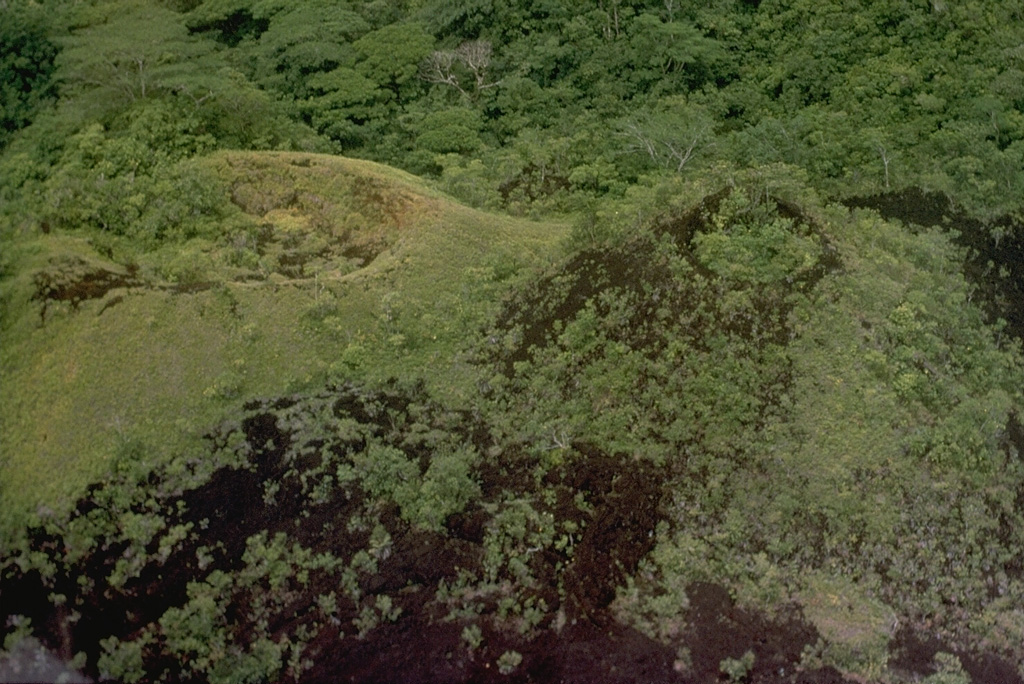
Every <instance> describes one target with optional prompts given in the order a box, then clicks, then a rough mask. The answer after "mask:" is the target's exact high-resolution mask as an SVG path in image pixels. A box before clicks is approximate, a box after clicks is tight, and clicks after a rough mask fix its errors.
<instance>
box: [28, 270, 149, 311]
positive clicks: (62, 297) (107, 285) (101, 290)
mask: <svg viewBox="0 0 1024 684" xmlns="http://www.w3.org/2000/svg"><path fill="white" fill-rule="evenodd" d="M33 282H34V284H35V292H34V293H33V295H32V299H33V300H34V301H38V302H40V303H41V304H42V308H41V309H40V312H39V316H40V319H41V320H42V321H43V322H45V321H46V313H47V311H48V309H49V307H50V306H52V305H53V304H54V303H55V302H67V303H69V304H70V305H71V308H72V309H73V310H76V311H77V310H78V307H79V306H80V305H81V303H82V302H84V301H87V300H90V299H102V298H103V297H106V296H107V294H108V293H109V292H110V291H111V290H116V289H119V288H129V287H139V286H141V285H142V284H143V282H142V280H141V278H139V275H138V267H137V266H134V265H131V266H128V267H127V268H126V269H125V270H124V271H115V270H111V269H108V268H104V267H102V266H96V265H93V264H90V263H88V262H87V261H85V260H83V259H80V258H78V257H63V258H55V259H51V260H50V264H49V265H48V266H47V267H46V268H45V269H43V270H41V271H39V272H38V273H36V274H35V276H33ZM104 308H109V306H107V307H104Z"/></svg>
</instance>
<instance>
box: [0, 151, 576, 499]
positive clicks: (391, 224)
mask: <svg viewBox="0 0 1024 684" xmlns="http://www.w3.org/2000/svg"><path fill="white" fill-rule="evenodd" d="M206 163H207V164H208V165H209V166H210V168H212V169H214V170H215V171H216V172H217V174H218V175H219V176H220V177H221V178H222V179H223V180H224V182H225V186H226V188H225V190H226V191H228V192H231V193H232V197H233V201H234V202H235V204H236V205H238V206H239V207H240V208H241V210H242V213H241V215H240V216H236V217H234V219H233V220H232V221H231V222H230V224H231V227H230V229H229V232H230V233H231V234H230V235H222V236H212V237H211V239H208V240H201V241H195V242H193V243H191V244H189V245H186V246H184V247H181V246H175V248H174V250H173V251H174V252H175V254H171V251H172V250H167V253H165V254H160V253H153V254H148V255H137V261H138V264H139V266H140V273H141V274H142V276H143V278H144V280H145V281H146V284H145V285H144V286H142V287H134V288H130V289H126V288H121V289H115V290H111V291H110V292H108V293H107V294H106V295H105V296H104V297H102V298H97V299H90V300H87V301H83V302H82V303H81V304H80V305H79V306H78V308H77V310H75V309H74V308H73V307H72V306H71V305H70V304H68V303H59V304H55V305H53V306H51V307H50V309H49V312H48V314H47V317H46V320H45V323H43V324H41V322H40V314H39V309H40V306H39V304H38V303H37V302H32V301H30V297H31V296H32V293H33V291H34V285H33V280H32V278H33V274H35V273H36V272H38V271H39V270H41V269H44V268H46V267H47V265H48V264H49V263H51V260H53V259H59V258H61V257H65V258H67V257H77V258H79V259H81V260H84V261H86V262H88V263H89V264H90V265H94V266H96V267H97V268H108V269H109V270H111V271H118V272H119V271H123V270H124V269H123V268H122V267H120V266H119V265H117V264H114V263H111V262H110V261H108V260H105V259H103V258H102V257H101V256H100V255H99V254H97V253H96V250H95V249H93V247H92V246H91V245H90V243H89V242H88V241H87V240H85V239H83V238H79V237H71V236H66V235H45V236H39V237H34V238H30V239H26V240H23V241H20V242H17V243H16V244H14V245H11V246H10V248H11V252H9V254H11V256H10V257H9V259H10V260H11V261H12V262H13V268H10V267H9V268H8V272H9V273H10V272H12V271H13V275H12V276H11V277H10V278H9V279H7V280H6V281H5V282H4V283H3V287H4V288H5V300H6V308H7V311H6V314H5V323H4V329H3V336H4V341H3V350H2V384H3V388H4V390H3V392H4V401H3V402H2V404H0V421H2V422H0V426H2V431H3V440H2V444H0V480H2V482H3V485H2V488H0V496H2V497H3V500H2V502H0V506H2V508H3V510H4V511H5V514H13V512H16V511H22V510H25V509H26V508H28V507H32V506H35V505H37V504H40V503H43V504H47V505H49V506H51V507H55V508H59V507H60V504H61V502H65V501H68V500H70V497H71V496H72V494H73V493H75V492H77V491H80V490H81V488H82V487H83V486H84V484H85V483H86V482H87V481H88V480H89V479H90V478H92V477H94V476H96V475H97V474H98V473H100V472H102V470H103V469H104V468H105V467H106V466H107V465H108V463H109V461H110V459H111V458H112V457H113V456H114V455H115V454H116V453H117V451H118V449H119V448H123V446H124V445H127V444H133V443H135V444H137V443H139V442H141V443H142V444H143V445H144V446H145V448H146V449H147V450H149V451H150V452H154V451H156V452H158V453H160V454H162V455H165V456H166V455H168V454H170V453H171V452H173V451H175V450H180V449H183V448H187V445H188V444H189V443H190V442H192V441H194V440H195V439H196V436H197V435H198V434H199V433H200V432H201V431H202V430H204V429H206V428H208V427H209V426H210V425H211V424H213V423H214V422H215V421H216V420H218V419H219V418H220V417H221V416H223V415H225V414H226V413H229V412H230V411H231V410H232V409H233V408H234V407H235V406H237V404H238V403H240V401H241V400H242V399H243V398H244V397H247V396H258V395H267V394H274V393H282V392H288V391H292V390H294V389H297V388H300V387H303V386H305V385H308V384H309V383H311V382H315V381H319V380H322V379H323V378H324V377H325V376H327V375H334V376H349V377H364V378H375V377H376V378H380V377H386V376H389V375H406V374H407V373H410V372H415V373H416V374H418V375H424V376H425V377H426V378H427V381H428V383H430V384H431V385H432V389H433V390H435V391H437V392H438V393H439V394H440V395H441V396H447V397H448V398H450V399H456V400H457V398H458V396H459V395H460V394H461V388H462V387H463V385H460V383H463V382H467V383H468V382H471V381H472V378H471V377H470V376H469V371H468V370H465V372H452V371H453V370H456V371H458V370H460V369H462V368H465V366H464V365H463V364H461V363H460V360H459V349H460V348H461V346H462V344H463V343H464V341H465V340H466V339H467V337H470V336H471V335H472V334H473V332H474V331H475V330H476V328H477V327H478V326H479V324H480V323H481V321H482V320H483V319H482V317H483V316H485V315H486V313H487V312H488V311H489V310H490V307H491V306H493V304H492V302H494V301H495V300H496V297H495V296H494V295H495V293H496V291H497V289H499V288H500V287H501V286H502V284H501V281H502V280H504V279H506V278H510V277H513V275H514V273H515V272H517V271H518V270H519V268H520V267H521V266H527V265H531V264H535V263H537V262H539V261H543V260H544V259H545V257H546V255H549V254H552V253H553V252H554V251H555V250H556V245H557V244H558V242H559V240H560V239H561V238H562V237H563V236H564V235H565V231H566V226H565V225H563V224H561V223H557V222H546V223H536V222H528V221H523V220H517V219H512V218H508V217H499V216H494V215H489V214H484V213H481V212H477V211H474V210H470V209H467V208H465V207H463V206H460V205H457V204H455V203H454V202H452V201H450V200H449V199H447V198H446V197H444V196H443V195H441V194H440V193H437V192H435V191H433V190H431V189H430V188H428V187H425V186H424V185H423V184H422V183H421V182H420V181H418V180H417V179H415V178H414V177H412V176H409V175H407V174H404V173H401V172H398V171H395V170H393V169H389V168H385V167H382V166H379V165H375V164H372V163H369V162H363V161H355V160H349V159H343V158H337V157H328V156H316V155H308V154H275V153H248V152H247V153H241V152H232V153H220V154H217V155H214V156H212V157H210V158H209V159H207V160H206ZM254 236H256V237H254ZM257 243H259V244H257ZM345 251H349V252H354V253H357V254H372V253H373V252H379V254H377V255H376V258H374V259H373V260H372V261H369V263H367V264H363V263H360V262H359V261H358V260H357V259H354V258H350V257H347V256H346V255H345V254H344V253H343V252H345ZM289 255H290V256H291V262H289V268H282V267H281V263H280V262H281V261H282V258H281V257H282V256H284V257H285V258H284V259H283V261H288V256H289ZM115 256H116V254H115ZM296 261H298V262H303V263H298V264H296V263H295V262H296ZM243 278H244V279H243ZM168 279H170V280H172V281H173V280H174V279H177V280H178V284H179V285H192V286H194V287H195V289H196V290H197V291H195V292H191V293H187V292H178V291H175V290H173V289H171V287H170V286H171V285H172V284H173V283H172V282H168ZM117 297H121V298H122V299H121V300H120V301H119V302H116V303H115V298H117ZM105 307H106V308H105ZM55 475H57V476H55ZM5 517H10V516H9V515H5Z"/></svg>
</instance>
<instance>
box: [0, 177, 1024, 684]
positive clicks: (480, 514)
mask: <svg viewBox="0 0 1024 684" xmlns="http://www.w3.org/2000/svg"><path fill="white" fill-rule="evenodd" d="M782 171H783V169H778V168H776V169H773V170H772V173H771V174H759V173H750V174H741V175H739V176H733V177H731V178H730V179H729V181H728V182H723V183H721V184H720V185H718V187H717V189H716V190H715V191H713V192H703V190H702V189H700V188H697V189H691V190H690V194H689V195H688V196H690V197H693V196H694V195H697V196H700V197H703V199H699V200H693V199H687V200H683V201H681V202H680V203H679V204H677V205H671V206H670V205H666V207H665V210H664V212H663V213H662V215H661V217H660V218H659V220H657V221H656V222H654V223H652V224H651V225H650V226H648V227H647V228H646V229H644V230H642V231H639V232H637V233H636V234H631V235H621V236H619V237H618V239H617V240H616V241H612V242H601V243H591V244H589V245H587V246H582V247H581V248H579V249H577V250H576V251H574V252H573V253H572V254H570V255H569V256H567V257H566V258H565V259H563V260H562V261H561V262H559V263H557V264H555V265H553V266H551V267H550V268H549V269H548V270H547V272H546V273H545V274H543V275H541V276H540V277H538V278H535V279H533V280H532V282H524V283H521V284H520V285H518V286H517V287H516V288H515V290H514V292H513V293H512V294H511V295H510V296H509V297H507V298H506V299H505V300H504V303H503V305H502V308H501V310H500V311H496V312H494V315H493V319H492V323H491V325H490V326H489V328H488V329H487V330H484V331H481V332H480V333H478V335H477V337H476V342H475V346H476V350H477V351H476V352H475V355H474V362H473V363H474V366H475V367H476V368H477V372H476V374H475V375H474V377H476V378H480V380H481V382H479V383H478V384H477V385H475V391H478V392H479V394H478V395H476V396H475V397H474V398H473V399H472V401H470V402H468V403H466V404H463V406H462V407H461V408H452V407H449V406H446V402H445V401H444V400H443V399H439V394H438V393H437V391H436V389H434V390H432V389H429V388H427V387H425V386H423V385H422V384H419V385H418V384H416V383H413V382H409V381H400V382H393V383H385V384H383V385H381V384H377V385H376V386H373V385H370V386H368V385H364V384H353V383H348V382H341V383H334V384H328V385H327V386H325V387H323V388H322V389H319V390H307V391H302V392H292V393H285V394H281V395H280V396H279V397H278V398H269V399H263V400H255V401H249V402H247V403H246V404H245V406H244V408H243V409H242V410H241V411H240V412H239V413H238V414H237V415H236V416H234V417H231V418H229V419H227V420H225V421H224V422H222V423H221V424H220V425H219V426H217V427H214V428H212V429H211V430H210V431H209V433H208V434H207V436H206V446H205V448H204V449H203V450H202V451H195V450H194V451H191V452H187V453H182V454H181V455H180V456H179V457H178V458H177V459H175V460H173V461H171V462H170V463H166V464H159V463H157V464H153V463H152V462H150V461H148V460H147V458H146V456H145V454H144V453H138V452H136V453H128V452H122V454H121V455H120V457H119V458H118V459H117V460H116V461H115V464H114V468H113V470H112V472H111V474H110V475H109V476H107V477H105V478H104V479H102V480H101V481H99V482H97V483H96V484H95V485H94V486H92V487H91V488H90V490H89V492H88V494H87V495H86V496H85V497H83V498H82V499H81V500H80V501H79V502H78V504H77V505H76V507H75V508H74V510H73V511H71V513H70V514H68V515H62V514H56V515H48V516H43V517H41V518H39V519H38V521H37V522H36V523H35V525H34V526H32V527H31V528H29V529H28V530H27V534H26V535H25V536H24V537H23V538H22V540H21V541H20V542H19V545H18V546H15V547H12V551H11V552H9V553H8V554H7V555H6V556H5V558H4V560H3V563H4V565H3V572H4V588H3V591H4V601H3V610H4V613H5V615H6V616H7V617H6V618H5V619H6V624H8V625H9V629H13V631H14V632H15V633H17V634H20V635H23V636H27V635H32V637H31V638H27V639H23V640H22V641H21V642H20V644H21V645H20V646H19V647H18V648H19V649H21V650H20V651H16V652H15V655H14V656H13V657H10V658H9V659H8V660H7V661H6V664H5V667H6V668H8V670H7V671H16V670H14V669H13V668H17V667H31V666H30V665H26V661H27V659H29V656H30V655H31V653H32V648H33V644H35V643H37V642H35V641H33V638H34V639H36V640H38V642H39V643H42V644H43V645H45V646H46V647H47V648H49V649H50V650H51V651H52V652H54V653H56V654H59V656H60V657H61V658H63V659H64V660H66V661H72V662H74V664H75V666H76V667H80V668H83V669H84V671H85V672H86V673H87V674H89V675H91V676H99V677H111V678H115V679H119V680H126V681H141V680H143V679H146V680H166V681H193V680H215V681H260V680H266V679H271V680H280V679H289V678H294V679H297V680H299V681H339V680H346V681H362V682H370V681H396V682H397V681H421V682H441V681H445V682H452V681H465V682H469V681H580V682H582V681H589V682H595V681H596V682H601V681H621V682H626V681H641V680H642V681H665V682H669V681H680V682H705V681H709V680H715V679H719V678H721V679H728V678H732V679H733V680H737V681H751V682H838V681H844V677H847V678H849V681H855V680H865V679H866V680H869V681H880V680H887V681H914V680H915V679H916V678H920V677H924V676H932V677H933V679H931V680H930V681H976V682H993V683H994V682H1012V681H1020V679H1021V677H1020V671H1019V663H1020V660H1021V658H1022V656H1024V653H1022V651H1021V650H1020V646H1021V644H1022V643H1024V639H1022V638H1021V637H1022V634H1021V629H1022V627H1021V626H1022V625H1024V620H1022V614H1021V605H1024V602H1022V597H1024V557H1022V555H1021V554H1022V552H1021V549H1024V543H1022V542H1024V539H1021V534H1022V530H1024V520H1022V519H1021V518H1022V516H1024V508H1022V506H1021V503H1022V502H1024V464H1022V462H1021V459H1020V447H1021V444H1020V442H1021V434H1020V433H1021V431H1020V427H1019V424H1018V419H1017V415H1018V402H1019V397H1018V396H1017V392H1018V388H1019V386H1020V375H1021V365H1020V356H1019V350H1018V349H1017V348H1016V346H1015V344H1006V343H1005V342H1004V343H1002V344H1000V343H997V340H996V336H995V331H994V330H993V328H991V327H990V326H988V325H986V324H985V322H984V320H983V314H982V313H981V311H980V310H979V309H978V308H977V307H976V306H975V305H974V304H972V303H971V302H970V301H969V299H970V293H971V291H972V290H971V287H970V286H969V285H968V284H967V283H966V282H965V281H964V279H963V277H962V276H961V275H960V272H959V261H958V253H957V251H956V250H955V249H954V247H953V246H952V245H951V243H950V242H949V240H948V238H946V237H944V236H943V235H942V234H940V233H934V232H922V233H920V234H917V235H913V234H911V233H909V232H907V231H905V230H903V229H902V228H900V227H899V226H896V225H893V224H889V223H885V222H884V221H882V220H880V219H879V218H878V217H877V215H875V214H871V213H863V212H853V213H851V212H848V211H847V210H845V209H841V208H836V207H823V206H821V205H820V204H819V203H818V202H817V200H815V199H814V195H813V193H811V192H809V191H807V190H806V189H805V188H801V187H799V185H796V184H790V185H789V189H785V188H780V187H778V186H776V187H775V189H774V190H770V189H769V188H768V186H766V184H765V179H766V178H769V177H770V178H776V177H778V176H777V175H776V174H778V173H780V172H782ZM470 406H471V407H472V408H471V409H470V408H467V407H470ZM140 485H142V486H140ZM27 671H30V670H24V669H23V670H20V672H27Z"/></svg>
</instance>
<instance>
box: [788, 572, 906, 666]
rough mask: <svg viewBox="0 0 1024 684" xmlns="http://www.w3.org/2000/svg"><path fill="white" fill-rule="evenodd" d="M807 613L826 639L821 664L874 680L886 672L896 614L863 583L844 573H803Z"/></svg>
mask: <svg viewBox="0 0 1024 684" xmlns="http://www.w3.org/2000/svg"><path fill="white" fill-rule="evenodd" d="M798 598H799V600H800V603H801V605H802V607H803V612H804V617H806V618H807V619H808V620H809V621H810V623H811V624H813V625H814V627H815V628H816V629H817V630H818V632H819V633H820V634H821V637H822V639H823V640H824V642H823V644H821V651H820V652H819V653H810V652H808V654H807V655H808V657H809V658H820V659H821V663H819V664H818V666H820V665H821V664H826V665H832V666H835V667H837V668H839V669H840V670H843V671H845V672H855V673H860V674H863V675H867V676H868V677H870V678H871V679H872V680H874V679H876V678H877V677H879V676H881V675H882V673H883V672H885V668H886V665H887V663H888V659H889V640H890V639H891V638H892V636H893V634H894V632H895V627H896V614H895V612H893V610H892V609H891V608H889V607H888V606H886V605H885V604H884V603H882V602H880V601H878V600H877V599H875V598H873V597H871V596H870V595H869V594H868V593H867V592H865V591H864V590H863V589H862V588H861V587H858V586H857V585H856V584H854V583H853V582H850V581H849V580H848V579H845V578H842V577H836V576H834V575H828V574H825V573H820V572H814V573H809V574H808V575H806V576H805V577H804V588H803V589H802V590H801V592H800V593H799V596H798Z"/></svg>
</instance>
